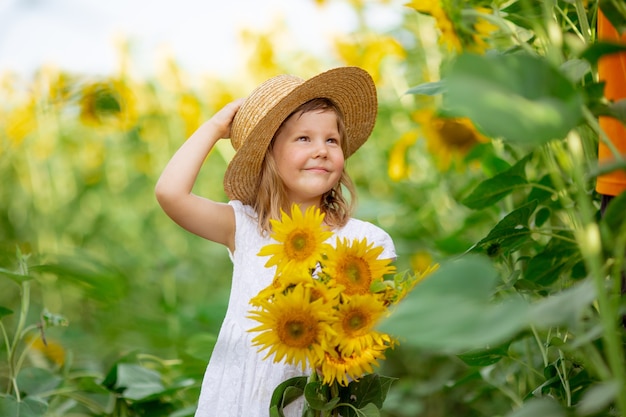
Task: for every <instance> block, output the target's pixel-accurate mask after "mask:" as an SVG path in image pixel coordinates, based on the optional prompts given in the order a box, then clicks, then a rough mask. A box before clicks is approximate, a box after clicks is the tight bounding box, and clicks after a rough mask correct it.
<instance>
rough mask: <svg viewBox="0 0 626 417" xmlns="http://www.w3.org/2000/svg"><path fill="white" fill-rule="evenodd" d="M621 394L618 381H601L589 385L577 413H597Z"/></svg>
mask: <svg viewBox="0 0 626 417" xmlns="http://www.w3.org/2000/svg"><path fill="white" fill-rule="evenodd" d="M617 395H619V383H618V382H617V381H606V382H599V383H596V384H594V385H592V386H591V387H589V388H588V389H587V390H586V391H585V393H584V394H583V398H582V400H581V401H580V404H579V405H578V409H577V414H578V415H581V416H586V415H591V414H597V413H599V412H600V411H602V410H605V409H607V408H608V407H609V406H610V405H611V403H612V402H613V401H614V400H615V399H616V397H617Z"/></svg>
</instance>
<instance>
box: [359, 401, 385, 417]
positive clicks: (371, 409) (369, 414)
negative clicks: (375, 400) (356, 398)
mask: <svg viewBox="0 0 626 417" xmlns="http://www.w3.org/2000/svg"><path fill="white" fill-rule="evenodd" d="M358 416H359V417H380V409H379V408H378V407H376V406H375V405H374V404H372V403H369V404H366V405H365V406H363V407H361V408H359V414H358Z"/></svg>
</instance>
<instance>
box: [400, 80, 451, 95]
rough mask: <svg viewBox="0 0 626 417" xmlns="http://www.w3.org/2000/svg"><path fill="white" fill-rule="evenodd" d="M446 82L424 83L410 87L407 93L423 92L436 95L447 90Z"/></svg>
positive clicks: (423, 93)
mask: <svg viewBox="0 0 626 417" xmlns="http://www.w3.org/2000/svg"><path fill="white" fill-rule="evenodd" d="M445 89H446V88H445V83H444V82H443V81H433V82H430V83H423V84H420V85H416V86H415V87H412V88H410V89H409V90H408V91H407V94H422V95H426V96H436V95H438V94H441V93H443V92H444V91H445Z"/></svg>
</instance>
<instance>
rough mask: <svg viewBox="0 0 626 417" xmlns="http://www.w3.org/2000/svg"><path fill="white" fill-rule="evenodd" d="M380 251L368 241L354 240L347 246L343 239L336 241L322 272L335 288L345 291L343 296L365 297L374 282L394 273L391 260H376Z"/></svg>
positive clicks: (378, 247) (380, 247)
mask: <svg viewBox="0 0 626 417" xmlns="http://www.w3.org/2000/svg"><path fill="white" fill-rule="evenodd" d="M382 251H383V248H382V246H376V247H375V246H374V244H373V243H371V244H368V243H367V239H363V240H360V241H359V240H357V239H354V240H352V243H350V242H349V241H348V239H346V238H344V239H343V240H341V239H339V238H337V244H336V248H335V250H334V251H332V252H329V253H328V260H327V262H326V265H325V267H324V272H325V273H326V274H328V275H329V276H330V277H332V279H333V280H334V283H335V284H336V285H341V286H343V287H344V288H345V289H344V292H343V294H345V295H352V294H367V293H369V292H370V286H371V285H372V283H373V282H375V281H379V280H382V278H383V276H384V275H385V274H389V273H392V272H394V271H395V267H394V266H392V265H390V263H391V261H392V260H391V259H378V256H379V255H380V254H381V253H382Z"/></svg>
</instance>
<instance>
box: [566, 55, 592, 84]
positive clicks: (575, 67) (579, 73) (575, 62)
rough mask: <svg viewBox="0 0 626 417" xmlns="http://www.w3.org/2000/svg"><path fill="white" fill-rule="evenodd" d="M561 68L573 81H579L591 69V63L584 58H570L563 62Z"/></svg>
mask: <svg viewBox="0 0 626 417" xmlns="http://www.w3.org/2000/svg"><path fill="white" fill-rule="evenodd" d="M560 69H561V71H562V72H563V74H564V75H565V76H566V77H567V78H568V79H569V80H570V81H571V82H573V83H577V82H579V81H581V80H582V79H583V78H584V77H585V75H587V74H588V73H589V72H590V71H591V65H590V64H589V62H587V61H585V60H582V59H570V60H569V61H565V62H564V63H563V64H561V67H560Z"/></svg>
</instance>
